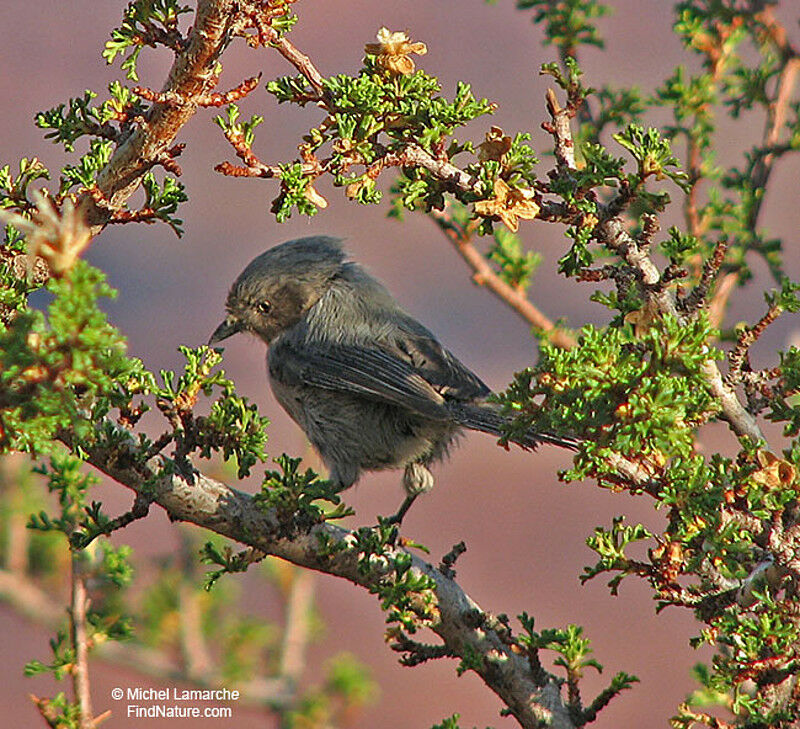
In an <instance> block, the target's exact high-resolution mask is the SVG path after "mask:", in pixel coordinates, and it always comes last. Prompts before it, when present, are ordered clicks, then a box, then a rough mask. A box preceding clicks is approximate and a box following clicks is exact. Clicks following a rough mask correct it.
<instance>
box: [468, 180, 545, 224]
mask: <svg viewBox="0 0 800 729" xmlns="http://www.w3.org/2000/svg"><path fill="white" fill-rule="evenodd" d="M535 195H536V193H534V191H533V190H531V189H529V188H524V187H509V185H508V184H507V183H506V182H505V181H504V180H501V179H500V178H499V177H498V178H497V179H496V180H495V181H494V197H493V198H491V199H489V200H479V201H478V202H476V203H475V212H476V213H478V215H483V216H484V217H487V218H488V217H498V218H500V220H502V221H503V223H504V224H505V226H506V227H507V228H508V229H509V230H510V231H512V232H514V233H516V232H517V229H518V228H519V222H518V220H517V218H524V219H525V220H533V219H534V218H535V217H536V216H537V215H538V214H539V205H538V204H537V203H536V200H535V199H534V197H535Z"/></svg>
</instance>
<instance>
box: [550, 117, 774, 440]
mask: <svg viewBox="0 0 800 729" xmlns="http://www.w3.org/2000/svg"><path fill="white" fill-rule="evenodd" d="M548 108H550V111H551V115H553V123H552V124H550V125H548V129H549V131H550V132H551V134H552V135H553V137H554V138H555V146H556V148H560V149H563V150H568V149H570V148H571V147H572V144H571V134H572V132H571V129H570V126H569V124H561V123H558V120H559V118H560V116H561V115H560V114H559V113H558V111H559V110H558V109H554V108H551V106H550V104H548ZM564 135H570V139H569V142H570V143H569V144H568V143H567V140H566V139H563V138H562V137H563V136H564ZM557 159H558V160H560V165H564V166H560V169H559V173H560V174H569V173H570V172H571V169H572V168H570V167H567V166H566V165H568V164H569V157H568V155H566V153H565V154H563V155H561V156H560V157H558V158H557ZM614 209H615V201H613V200H612V201H611V202H610V203H608V204H605V205H604V204H602V203H599V202H598V203H597V210H598V217H599V222H598V224H597V227H596V236H597V240H598V241H599V242H601V243H603V244H605V245H606V246H607V247H608V248H610V249H611V250H614V251H616V252H617V253H618V254H619V256H620V257H621V258H622V259H623V260H624V261H625V262H626V263H627V264H628V265H629V266H630V267H631V268H633V269H634V270H635V271H637V272H638V274H639V276H640V280H641V283H642V291H643V293H644V295H645V296H646V297H647V298H648V299H649V301H650V303H651V304H652V305H653V306H654V307H655V309H656V310H657V311H659V312H660V313H661V314H663V315H668V316H673V317H675V318H676V319H678V320H679V321H680V320H682V319H683V318H684V317H683V316H682V315H681V313H680V312H679V310H678V306H677V303H676V301H675V297H674V295H673V294H672V293H671V292H670V291H669V290H668V289H667V288H666V286H664V285H663V281H662V277H661V272H660V271H659V270H658V267H657V266H656V265H655V263H653V260H652V259H651V258H650V256H649V253H648V250H647V247H646V246H640V245H639V243H638V242H637V240H636V239H635V238H633V237H632V236H631V235H630V233H629V232H628V230H627V228H626V226H625V222H624V220H623V219H622V218H621V217H619V215H618V214H615V213H614ZM701 371H702V374H703V378H704V379H705V382H706V386H707V387H708V389H709V391H710V392H711V394H712V395H713V396H714V398H715V399H716V401H717V403H718V404H719V407H720V410H721V417H722V418H723V419H724V420H726V421H727V422H728V423H729V425H730V426H731V428H732V430H733V432H734V433H736V435H738V436H748V437H750V438H752V439H753V440H755V441H758V440H764V435H763V434H762V432H761V429H760V428H759V427H758V423H757V422H756V419H755V418H754V417H753V416H752V415H751V414H750V413H749V412H748V411H747V409H746V408H745V406H744V404H743V403H742V402H741V400H739V397H738V396H737V394H736V392H735V391H734V390H733V388H731V387H730V386H728V385H727V384H725V382H724V380H723V378H722V374H721V373H720V371H719V368H718V367H717V365H716V363H715V362H713V361H712V360H706V361H705V362H704V363H703V365H702V366H701Z"/></svg>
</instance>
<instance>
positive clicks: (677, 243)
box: [660, 225, 700, 265]
mask: <svg viewBox="0 0 800 729" xmlns="http://www.w3.org/2000/svg"><path fill="white" fill-rule="evenodd" d="M668 233H669V238H667V239H666V240H664V241H662V242H661V244H660V248H661V252H662V253H663V254H664V255H665V256H667V258H669V260H670V263H674V264H675V265H681V264H683V263H684V262H685V261H686V259H687V258H688V257H689V256H690V255H693V254H695V253H697V252H698V250H699V248H700V239H699V238H697V237H695V236H693V235H692V234H691V233H683V232H682V231H681V230H679V229H678V228H676V227H675V226H674V225H673V226H670V229H669V231H668Z"/></svg>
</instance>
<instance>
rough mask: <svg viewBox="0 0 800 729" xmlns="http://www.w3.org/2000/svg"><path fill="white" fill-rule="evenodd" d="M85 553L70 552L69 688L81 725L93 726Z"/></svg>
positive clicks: (84, 728) (89, 727)
mask: <svg viewBox="0 0 800 729" xmlns="http://www.w3.org/2000/svg"><path fill="white" fill-rule="evenodd" d="M84 559H85V555H83V554H82V553H80V552H72V576H71V577H72V599H71V607H70V632H71V633H72V647H73V650H74V651H75V662H74V663H73V665H72V671H71V673H72V690H73V692H74V694H75V701H76V702H77V704H78V711H79V719H78V721H79V723H80V728H81V729H93V727H94V711H92V697H91V691H90V685H89V635H88V631H87V623H86V613H87V611H88V608H89V597H88V595H87V593H86V582H85V575H84V570H83V561H84Z"/></svg>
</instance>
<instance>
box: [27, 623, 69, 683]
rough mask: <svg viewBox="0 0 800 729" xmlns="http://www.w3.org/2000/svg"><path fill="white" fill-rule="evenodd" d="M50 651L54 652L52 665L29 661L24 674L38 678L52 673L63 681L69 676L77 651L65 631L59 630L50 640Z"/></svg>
mask: <svg viewBox="0 0 800 729" xmlns="http://www.w3.org/2000/svg"><path fill="white" fill-rule="evenodd" d="M50 650H51V651H52V652H53V660H52V661H51V662H50V663H42V661H37V660H33V661H29V662H28V663H26V664H25V669H24V673H25V675H26V676H38V675H40V674H43V673H51V674H53V677H54V678H55V679H57V680H59V681H60V680H61V679H62V678H64V676H66V675H68V674H69V670H70V667H71V666H72V664H73V663H74V661H75V651H74V650H73V648H72V647H71V646H70V643H69V639H68V638H67V635H66V633H65V632H64V631H62V630H59V631H58V633H56V636H55V637H54V638H51V639H50Z"/></svg>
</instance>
